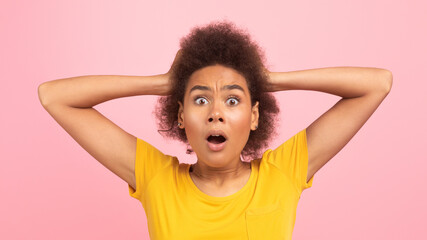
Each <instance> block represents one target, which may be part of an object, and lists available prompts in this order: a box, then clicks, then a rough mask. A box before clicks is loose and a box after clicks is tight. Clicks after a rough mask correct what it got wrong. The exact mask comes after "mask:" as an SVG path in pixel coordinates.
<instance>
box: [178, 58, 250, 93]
mask: <svg viewBox="0 0 427 240" xmlns="http://www.w3.org/2000/svg"><path fill="white" fill-rule="evenodd" d="M196 85H201V86H208V87H209V88H211V89H213V91H216V90H218V91H219V90H221V89H223V88H222V87H223V86H225V85H239V86H241V87H242V88H243V89H244V91H245V92H248V91H249V90H248V86H247V83H246V79H245V77H244V76H243V75H241V74H240V73H239V72H238V71H236V70H234V69H232V68H229V67H225V66H222V65H218V64H217V65H213V66H207V67H204V68H201V69H199V70H197V71H195V72H194V73H193V74H192V75H191V76H190V78H189V79H188V83H187V89H186V92H187V93H188V91H189V90H190V89H191V88H193V87H194V86H196Z"/></svg>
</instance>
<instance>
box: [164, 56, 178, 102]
mask: <svg viewBox="0 0 427 240" xmlns="http://www.w3.org/2000/svg"><path fill="white" fill-rule="evenodd" d="M181 54H182V52H181V49H179V50H178V52H177V53H176V54H175V58H174V60H173V62H172V65H171V67H170V68H169V71H168V72H167V73H165V74H164V76H165V77H166V79H167V82H168V91H167V94H165V95H170V94H171V91H172V79H171V76H172V72H173V69H174V67H175V65H176V64H177V62H178V60H179V59H180V57H181Z"/></svg>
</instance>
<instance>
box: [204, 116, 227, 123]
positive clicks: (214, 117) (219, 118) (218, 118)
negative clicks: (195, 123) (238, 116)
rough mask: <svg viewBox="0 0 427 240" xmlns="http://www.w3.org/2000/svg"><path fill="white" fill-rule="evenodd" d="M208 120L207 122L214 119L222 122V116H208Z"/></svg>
mask: <svg viewBox="0 0 427 240" xmlns="http://www.w3.org/2000/svg"><path fill="white" fill-rule="evenodd" d="M208 121H209V122H214V121H220V122H224V119H223V118H222V117H219V116H217V115H215V116H211V117H209V120H208Z"/></svg>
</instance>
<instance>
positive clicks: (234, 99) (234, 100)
mask: <svg viewBox="0 0 427 240" xmlns="http://www.w3.org/2000/svg"><path fill="white" fill-rule="evenodd" d="M238 103H239V99H238V98H237V97H230V98H229V99H227V104H228V105H231V106H235V105H237V104H238Z"/></svg>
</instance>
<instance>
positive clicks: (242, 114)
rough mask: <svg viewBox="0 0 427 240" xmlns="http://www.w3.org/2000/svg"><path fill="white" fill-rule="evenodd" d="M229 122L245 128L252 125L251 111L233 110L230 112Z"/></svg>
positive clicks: (234, 125)
mask: <svg viewBox="0 0 427 240" xmlns="http://www.w3.org/2000/svg"><path fill="white" fill-rule="evenodd" d="M227 119H228V121H229V124H230V125H232V126H233V127H236V128H239V129H245V128H248V127H250V124H251V114H250V112H249V111H246V110H241V111H233V112H230V113H229V114H228V118H227Z"/></svg>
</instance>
